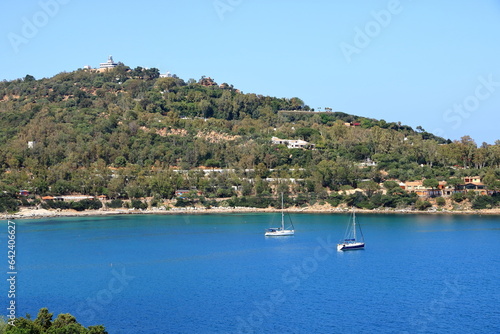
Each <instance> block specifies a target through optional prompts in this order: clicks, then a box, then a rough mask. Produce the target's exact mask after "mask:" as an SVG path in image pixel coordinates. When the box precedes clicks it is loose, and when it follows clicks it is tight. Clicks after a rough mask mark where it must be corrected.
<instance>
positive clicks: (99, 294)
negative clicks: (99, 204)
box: [0, 214, 500, 334]
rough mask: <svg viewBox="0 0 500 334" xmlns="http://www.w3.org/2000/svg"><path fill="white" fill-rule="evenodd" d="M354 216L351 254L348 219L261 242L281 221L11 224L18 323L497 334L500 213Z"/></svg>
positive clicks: (127, 219) (115, 219)
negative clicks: (345, 240) (50, 320)
mask: <svg viewBox="0 0 500 334" xmlns="http://www.w3.org/2000/svg"><path fill="white" fill-rule="evenodd" d="M357 216H358V218H359V222H360V224H361V226H362V229H363V234H364V237H365V241H366V248H365V249H364V250H356V251H348V252H337V250H336V243H337V242H338V241H339V239H341V238H342V236H343V234H344V231H345V228H346V225H347V222H348V219H349V217H348V216H347V215H343V214H292V215H291V219H292V221H293V222H294V225H295V230H296V233H295V236H293V237H265V236H264V230H265V229H266V228H268V227H276V226H278V225H279V221H280V215H279V214H220V215H121V216H109V217H83V218H47V219H37V220H16V228H17V229H16V241H17V243H16V247H17V248H16V250H17V253H16V261H17V268H16V269H17V272H18V274H17V282H16V305H17V310H16V311H17V315H18V316H25V315H26V314H30V315H31V317H32V318H34V317H36V314H37V312H38V310H39V309H40V308H42V307H48V308H49V310H50V311H51V312H53V313H54V318H55V316H56V315H57V314H59V313H71V314H72V315H74V316H75V317H76V318H77V320H78V321H79V322H80V323H82V324H84V325H85V326H89V325H96V324H103V325H105V327H106V328H107V330H108V332H109V333H112V334H114V333H325V334H326V333H440V334H442V333H450V334H451V333H453V334H455V333H500V306H499V304H500V217H499V216H479V215H464V216H459V215H457V216H454V215H384V214H376V215H375V214H373V215H369V214H359V215H357ZM0 228H1V229H3V230H4V232H2V233H1V236H2V237H1V240H0V241H1V243H0V247H2V248H4V250H3V251H1V252H0V253H3V254H5V255H4V256H5V260H4V265H2V266H3V267H4V268H5V270H4V272H5V275H6V273H7V271H8V268H7V255H6V254H7V244H6V243H7V237H6V235H7V221H2V225H1V226H0ZM2 286H4V288H3V290H4V292H2V293H1V294H0V295H1V296H2V298H1V299H0V301H2V304H3V305H4V306H7V305H8V304H7V303H8V302H9V300H8V299H7V291H8V286H7V283H5V281H4V285H2ZM3 309H4V310H5V307H4V308H3ZM4 312H6V311H4Z"/></svg>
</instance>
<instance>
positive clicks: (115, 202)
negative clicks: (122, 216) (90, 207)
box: [107, 199, 123, 209]
mask: <svg viewBox="0 0 500 334" xmlns="http://www.w3.org/2000/svg"><path fill="white" fill-rule="evenodd" d="M107 206H108V208H111V209H119V208H122V207H123V201H122V200H121V199H114V200H112V201H111V202H109V203H108V204H107Z"/></svg>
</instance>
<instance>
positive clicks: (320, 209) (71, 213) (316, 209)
mask: <svg viewBox="0 0 500 334" xmlns="http://www.w3.org/2000/svg"><path fill="white" fill-rule="evenodd" d="M278 211H281V210H279V209H274V208H265V209H259V208H246V207H236V208H229V207H227V208H226V207H218V208H212V209H206V208H204V207H196V208H193V207H189V208H171V209H170V210H165V209H148V210H132V209H130V210H129V209H114V210H111V209H107V210H102V209H101V210H87V211H75V210H46V209H26V208H23V209H21V210H20V211H19V212H17V213H14V214H2V215H1V218H0V219H41V218H50V217H82V216H108V215H124V214H165V215H166V214H220V213H250V212H261V213H264V212H278ZM285 211H286V212H293V213H325V214H333V213H348V212H350V209H349V208H345V207H344V208H341V207H336V208H332V207H330V206H327V205H324V206H319V205H315V206H311V207H305V208H288V209H285ZM356 212H358V213H371V214H448V215H449V214H460V215H463V214H466V215H500V209H487V210H446V209H430V210H427V211H418V210H408V209H387V208H383V209H374V210H363V209H356Z"/></svg>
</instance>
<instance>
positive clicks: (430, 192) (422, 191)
mask: <svg viewBox="0 0 500 334" xmlns="http://www.w3.org/2000/svg"><path fill="white" fill-rule="evenodd" d="M400 187H401V189H404V190H406V191H408V192H409V193H416V194H417V195H418V196H420V197H437V196H442V195H443V189H444V188H445V187H446V182H444V181H441V182H439V186H438V187H437V188H435V189H434V188H430V187H426V186H424V181H422V180H419V181H408V182H404V183H400Z"/></svg>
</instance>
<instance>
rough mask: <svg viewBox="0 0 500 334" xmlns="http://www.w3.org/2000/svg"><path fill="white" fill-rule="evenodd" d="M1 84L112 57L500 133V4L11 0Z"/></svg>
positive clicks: (246, 87) (412, 121)
mask: <svg viewBox="0 0 500 334" xmlns="http://www.w3.org/2000/svg"><path fill="white" fill-rule="evenodd" d="M0 36H1V38H0V50H1V51H0V52H1V53H0V60H1V61H0V79H7V80H11V79H16V78H21V77H24V76H25V75H26V74H30V75H33V76H35V78H37V79H39V78H42V77H50V76H53V75H55V74H57V73H59V72H62V71H72V70H75V69H78V68H82V67H83V66H84V65H91V66H92V67H98V66H99V63H101V62H105V61H106V60H107V57H108V55H113V58H114V60H115V61H121V62H123V63H125V64H126V65H128V66H130V67H136V66H142V67H157V68H159V69H160V72H161V73H164V72H167V71H170V72H171V73H174V74H177V75H178V76H179V77H181V78H183V79H185V80H188V79H189V78H194V79H199V78H200V77H201V76H203V75H205V76H210V77H212V78H213V79H214V80H215V81H216V82H218V83H223V82H227V83H229V84H233V85H234V86H235V87H236V88H238V89H241V90H242V91H243V92H245V93H257V94H263V95H271V96H277V97H294V96H297V97H300V98H301V99H303V100H304V102H305V103H306V104H308V105H309V106H311V107H312V108H315V109H316V110H318V108H321V109H322V110H323V109H324V108H325V107H330V108H332V109H333V110H334V111H343V112H346V113H350V114H355V115H360V116H366V117H372V118H376V119H385V120H386V121H391V122H392V121H395V122H397V121H401V122H402V123H403V124H407V125H410V126H412V127H413V128H416V127H417V126H419V125H420V126H422V127H423V128H424V129H425V130H426V131H429V132H433V133H435V134H438V135H441V136H443V137H445V138H450V139H452V140H453V139H459V138H460V137H462V136H463V135H470V136H471V137H472V138H473V139H474V140H475V141H476V143H477V144H478V145H481V144H482V143H483V142H487V143H489V144H493V143H494V141H495V140H498V139H500V131H499V125H500V1H499V0H478V1H460V2H457V1H451V0H442V1H430V0H400V1H397V0H394V1H393V0H391V1H378V0H370V1H368V0H359V1H340V0H316V1H315V0H312V1H305V0H304V1H297V0H265V1H264V0H252V1H250V0H184V1H168V0H167V1H160V0H158V1H151V0H143V1H130V0H120V1H96V0H87V1H82V0H40V1H32V0H23V1H15V0H3V1H2V2H1V4H0Z"/></svg>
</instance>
